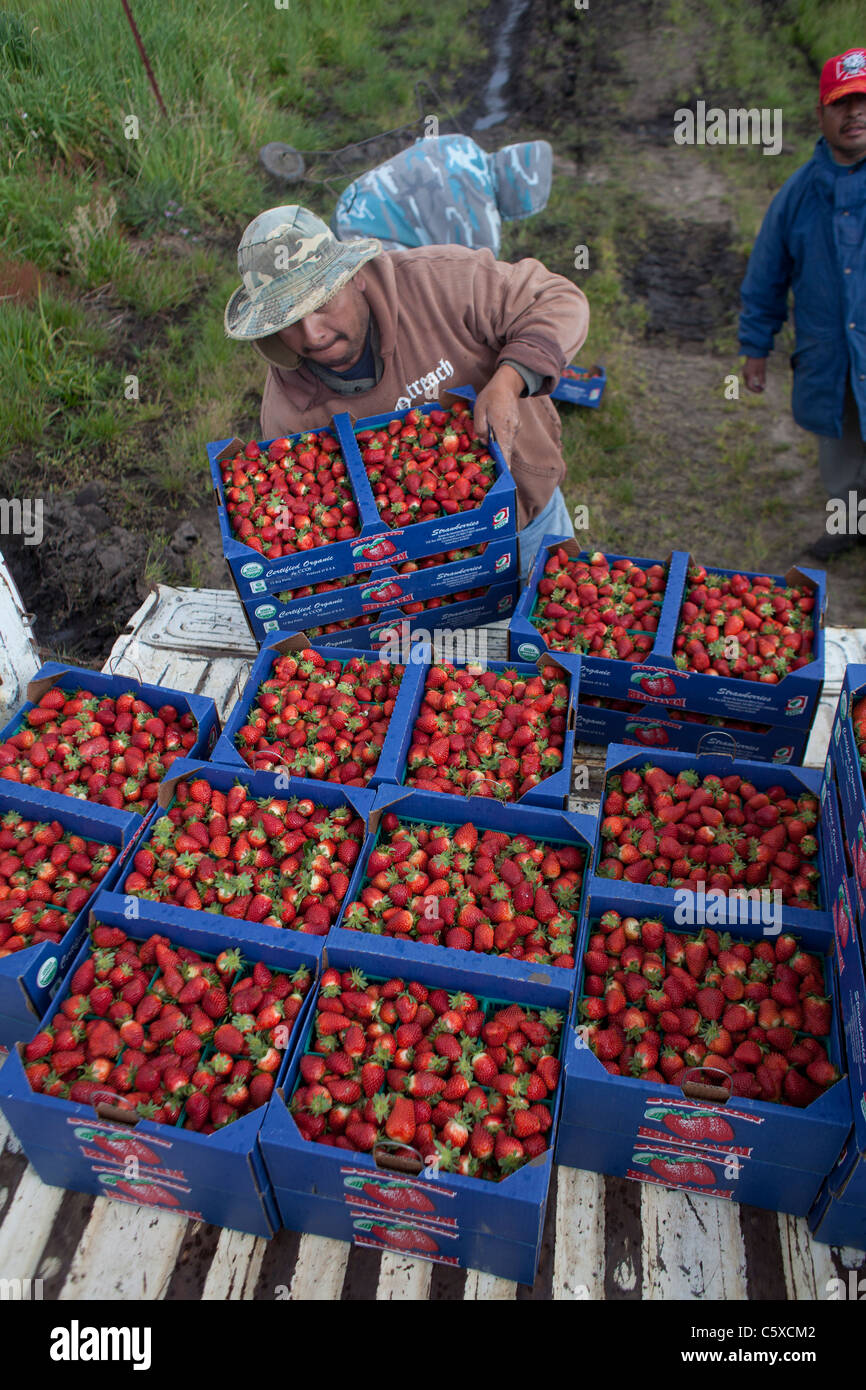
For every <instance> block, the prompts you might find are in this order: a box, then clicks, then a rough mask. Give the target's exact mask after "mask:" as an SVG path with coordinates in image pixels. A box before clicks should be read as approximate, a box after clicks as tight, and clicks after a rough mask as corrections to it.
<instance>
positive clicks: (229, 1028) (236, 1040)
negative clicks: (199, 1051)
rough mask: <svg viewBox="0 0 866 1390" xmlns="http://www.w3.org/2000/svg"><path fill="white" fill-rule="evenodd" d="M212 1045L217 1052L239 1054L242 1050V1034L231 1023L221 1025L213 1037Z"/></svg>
mask: <svg viewBox="0 0 866 1390" xmlns="http://www.w3.org/2000/svg"><path fill="white" fill-rule="evenodd" d="M213 1044H214V1047H215V1048H216V1049H217V1051H218V1052H232V1053H235V1052H241V1051H242V1050H243V1045H244V1040H243V1034H242V1033H241V1032H240V1030H239V1029H238V1028H236V1027H235V1026H234V1024H232V1023H223V1024H221V1026H220V1027H219V1028H217V1030H216V1032H215V1033H214V1036H213Z"/></svg>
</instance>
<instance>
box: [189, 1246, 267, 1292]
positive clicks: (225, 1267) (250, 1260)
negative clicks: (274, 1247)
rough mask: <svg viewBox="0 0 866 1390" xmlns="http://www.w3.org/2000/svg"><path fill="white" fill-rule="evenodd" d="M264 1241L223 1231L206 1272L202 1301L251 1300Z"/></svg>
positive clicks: (262, 1254) (263, 1251) (263, 1250)
mask: <svg viewBox="0 0 866 1390" xmlns="http://www.w3.org/2000/svg"><path fill="white" fill-rule="evenodd" d="M266 1247H267V1241H266V1240H264V1239H263V1238H262V1237H261V1236H251V1235H246V1234H245V1233H244V1232H243V1231H229V1230H224V1231H223V1232H222V1234H221V1236H220V1238H219V1242H218V1244H217V1248H216V1254H215V1255H214V1257H213V1260H212V1262H211V1266H210V1269H209V1270H208V1275H207V1279H206V1280H205V1285H204V1290H203V1291H202V1298H203V1299H207V1300H211V1299H214V1300H218V1301H220V1302H222V1301H224V1300H228V1299H232V1300H238V1299H251V1298H252V1297H253V1296H254V1294H255V1289H256V1283H257V1280H258V1277H259V1271H260V1269H261V1265H262V1260H263V1258H264V1254H265V1249H266Z"/></svg>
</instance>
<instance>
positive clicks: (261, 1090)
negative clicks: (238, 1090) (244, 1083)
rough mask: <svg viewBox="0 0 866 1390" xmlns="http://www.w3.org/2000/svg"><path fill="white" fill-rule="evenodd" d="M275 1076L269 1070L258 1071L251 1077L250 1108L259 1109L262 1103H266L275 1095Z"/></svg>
mask: <svg viewBox="0 0 866 1390" xmlns="http://www.w3.org/2000/svg"><path fill="white" fill-rule="evenodd" d="M273 1091H274V1077H273V1073H272V1072H269V1071H257V1072H256V1073H255V1074H254V1075H253V1076H252V1077H251V1079H250V1083H249V1092H250V1108H251V1109H257V1108H258V1106H260V1105H266V1104H267V1102H268V1101H269V1100H270V1098H271V1096H272V1095H273Z"/></svg>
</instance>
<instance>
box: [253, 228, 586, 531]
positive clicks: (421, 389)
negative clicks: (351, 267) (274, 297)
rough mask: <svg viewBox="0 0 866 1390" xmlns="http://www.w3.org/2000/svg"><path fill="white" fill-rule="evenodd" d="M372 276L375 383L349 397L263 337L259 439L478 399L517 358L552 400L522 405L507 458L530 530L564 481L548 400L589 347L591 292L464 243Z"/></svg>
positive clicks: (384, 264)
mask: <svg viewBox="0 0 866 1390" xmlns="http://www.w3.org/2000/svg"><path fill="white" fill-rule="evenodd" d="M363 274H364V278H365V281H366V289H365V292H364V293H365V297H366V299H367V302H368V303H369V305H370V310H371V312H372V314H373V318H374V320H375V323H376V325H377V328H378V340H379V345H378V357H379V358H380V359H381V370H380V372H379V373H378V375H379V379H378V382H377V383H376V384H375V385H374V386H372V388H371V389H362V391H361V393H360V394H359V393H358V392H357V391H356V392H353V393H352V394H349V395H347V394H346V388H345V386H343V389H342V390H341V391H338V390H336V389H335V387H334V386H333V385H328V384H327V383H326V381H325V380H323V379H321V378H320V377H319V376H317V375H316V374H315V373H313V372H312V371H311V370H310V368H309V366H308V365H307V364H304V363H302V364H301V365H300V366H299V367H295V368H293V369H288V368H286V367H285V366H280V365H277V364H278V363H279V362H280V360H281V359H282V361H285V360H286V354H287V349H286V348H285V347H284V345H283V344H282V342H281V340H279V339H278V338H276V341H275V338H266V339H260V340H258V341H257V342H256V343H255V346H256V347H257V348H258V350H259V352H260V353H261V354H262V356H263V357H264V358H265V359H266V361H268V363H269V370H268V377H267V381H266V383H265V391H264V396H263V398H262V416H261V422H262V437H263V438H264V439H271V438H274V437H275V436H279V435H284V434H293V433H296V432H297V431H299V430H306V429H313V428H316V427H318V426H320V425H322V424H324V423H325V421H326V420H327V419H329V418H330V416H332V415H335V414H338V413H339V412H341V411H346V410H349V411H350V412H351V413H352V415H353V416H355V417H356V418H362V417H365V416H369V415H378V414H381V413H383V412H385V411H393V410H403V409H407V408H409V407H410V406H413V405H418V406H420V407H421V408H423V407H424V405H425V403H426V402H427V401H433V400H437V399H438V400H441V399H443V398H446V397H447V393H448V391H449V389H452V388H455V389H456V388H457V387H460V386H473V387H474V388H475V390H476V391H481V390H482V388H483V387H485V386H486V385H487V383H488V382H489V381H490V378H491V377H492V376H493V374H494V372H495V371H496V369H497V368H498V367H499V366H500V365H501V364H502V363H503V362H506V361H510V362H512V363H514V364H516V365H518V366H524V367H526V368H527V369H528V372H529V373H536V374H537V375H538V376H540V377H541V378H542V382H541V386H540V388H539V389H540V391H541V392H542V393H543V394H541V395H535V396H530V397H524V398H522V399H521V400H520V401H519V403H518V412H519V419H520V428H519V430H518V432H517V435H516V436H515V440H514V445H513V449H512V456H511V460H510V468H511V472H512V474H513V476H514V480H515V483H516V485H517V496H518V516H517V524H518V528H519V529H522V528H523V527H524V526H525V525H526V524H527V522H529V521H531V520H532V519H533V518H534V517H536V516H538V514H539V513H540V512H541V511H542V510H543V508H544V507H545V506H546V505H547V503H548V502H549V500H550V498H551V495H552V494H553V491H554V489H555V488H557V487H558V486H559V485H560V483H561V482H562V481H563V479H564V477H565V463H564V461H563V458H562V453H561V448H560V439H561V432H560V423H559V416H558V414H557V411H556V407H555V406H554V404H553V402H552V401H551V400H550V399H549V394H548V393H549V392H550V391H552V390H553V388H554V386H555V385H556V383H557V381H558V380H559V377H560V376H561V374H562V369H563V367H564V366H565V365H566V364H567V363H568V362H569V361H570V360H571V358H572V356H573V355H574V353H575V352H576V351H577V350H578V348H579V347H580V346H581V345H582V343H583V342H584V340H585V339H586V334H587V330H588V327H589V305H588V304H587V301H586V296H585V295H584V293H583V291H582V290H580V289H578V288H577V286H576V285H573V284H572V283H571V281H570V280H566V279H565V278H564V277H563V276H561V275H554V274H552V273H551V272H550V271H549V270H547V269H546V268H545V267H544V266H543V265H542V264H541V262H540V261H536V260H532V259H529V258H527V259H526V260H522V261H517V262H516V263H515V264H514V265H509V264H507V263H506V262H504V261H497V260H495V259H494V257H493V254H492V252H490V251H487V250H484V251H472V250H469V249H468V248H466V247H463V246H422V247H418V248H417V249H414V250H407V251H385V252H382V254H381V255H379V256H376V257H375V259H373V260H372V261H368V263H367V264H366V265H365V266H364V269H363ZM275 337H276V335H275ZM290 356H291V355H290V354H289V357H290Z"/></svg>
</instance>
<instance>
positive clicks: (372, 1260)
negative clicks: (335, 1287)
mask: <svg viewBox="0 0 866 1390" xmlns="http://www.w3.org/2000/svg"><path fill="white" fill-rule="evenodd" d="M381 1264H382V1256H381V1254H380V1253H379V1251H378V1250H370V1249H366V1248H365V1247H364V1246H362V1245H352V1247H351V1249H350V1251H349V1258H348V1260H347V1261H346V1277H345V1279H344V1280H343V1292H342V1295H341V1297H342V1298H343V1299H344V1300H346V1301H351V1302H355V1301H364V1302H371V1301H372V1300H374V1299H375V1297H376V1289H377V1287H378V1284H379V1270H380V1268H381Z"/></svg>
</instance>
